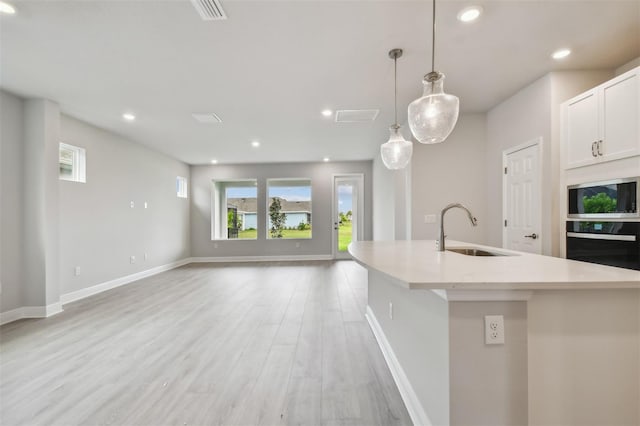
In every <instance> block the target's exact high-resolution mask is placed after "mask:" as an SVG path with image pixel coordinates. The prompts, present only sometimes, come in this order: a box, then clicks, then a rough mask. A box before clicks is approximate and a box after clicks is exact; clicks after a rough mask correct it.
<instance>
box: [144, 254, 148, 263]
mask: <svg viewBox="0 0 640 426" xmlns="http://www.w3.org/2000/svg"><path fill="white" fill-rule="evenodd" d="M147 259H149V253H145V254H144V260H145V261H146V260H147Z"/></svg>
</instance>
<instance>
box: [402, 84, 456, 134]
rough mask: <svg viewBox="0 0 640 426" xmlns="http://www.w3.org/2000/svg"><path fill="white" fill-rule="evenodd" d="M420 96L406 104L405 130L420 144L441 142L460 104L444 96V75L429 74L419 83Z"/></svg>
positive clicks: (453, 122)
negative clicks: (421, 86) (407, 125)
mask: <svg viewBox="0 0 640 426" xmlns="http://www.w3.org/2000/svg"><path fill="white" fill-rule="evenodd" d="M422 84H423V85H424V93H423V94H422V97H421V98H418V99H416V100H415V101H413V102H411V103H410V104H409V109H408V113H409V117H408V119H409V128H410V129H411V133H413V136H414V137H415V138H416V139H417V140H418V142H420V143H424V144H432V143H440V142H443V141H444V140H445V139H447V137H448V136H449V134H450V133H451V131H452V130H453V128H454V127H455V126H456V122H457V121H458V112H459V110H460V101H459V100H458V97H457V96H454V95H448V94H446V93H444V74H442V73H438V72H430V73H429V74H427V75H426V76H425V78H424V80H423V81H422Z"/></svg>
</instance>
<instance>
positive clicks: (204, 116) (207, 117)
mask: <svg viewBox="0 0 640 426" xmlns="http://www.w3.org/2000/svg"><path fill="white" fill-rule="evenodd" d="M191 115H192V116H193V118H195V120H196V121H197V122H198V123H205V124H211V123H222V120H221V119H220V117H218V116H217V115H215V114H214V113H212V112H203V113H193V114H191Z"/></svg>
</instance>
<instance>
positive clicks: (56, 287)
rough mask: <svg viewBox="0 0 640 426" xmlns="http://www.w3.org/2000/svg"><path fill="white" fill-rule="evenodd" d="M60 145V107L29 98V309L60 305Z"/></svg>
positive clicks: (25, 171) (26, 106)
mask: <svg viewBox="0 0 640 426" xmlns="http://www.w3.org/2000/svg"><path fill="white" fill-rule="evenodd" d="M59 141H60V107H59V105H58V104H56V103H54V102H51V101H48V100H43V99H28V100H26V101H25V102H24V163H23V165H24V167H23V175H22V179H23V181H24V193H23V199H24V221H23V229H22V238H23V240H24V247H25V252H24V268H25V269H24V276H23V278H24V279H23V298H24V299H23V302H24V304H25V305H26V306H49V305H54V304H58V302H59V301H60V281H59V266H60V265H59V233H58V214H59V209H58V207H59V193H58V182H57V181H58V169H59V166H58V158H59V154H58V144H59ZM16 178H18V177H16ZM59 309H60V308H59V307H58V308H56V310H59Z"/></svg>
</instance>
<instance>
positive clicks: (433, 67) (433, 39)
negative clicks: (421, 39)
mask: <svg viewBox="0 0 640 426" xmlns="http://www.w3.org/2000/svg"><path fill="white" fill-rule="evenodd" d="M431 22H432V25H431V31H432V32H431V72H435V70H436V0H433V17H432V21H431Z"/></svg>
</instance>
